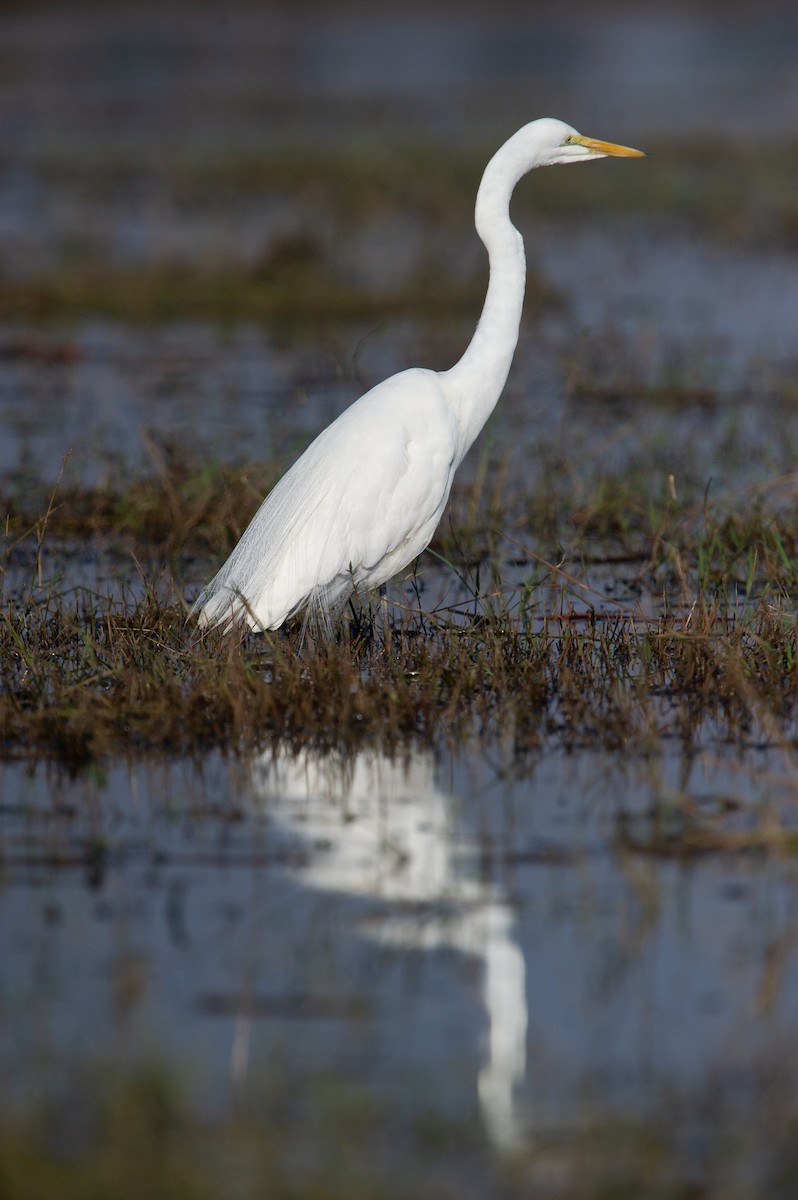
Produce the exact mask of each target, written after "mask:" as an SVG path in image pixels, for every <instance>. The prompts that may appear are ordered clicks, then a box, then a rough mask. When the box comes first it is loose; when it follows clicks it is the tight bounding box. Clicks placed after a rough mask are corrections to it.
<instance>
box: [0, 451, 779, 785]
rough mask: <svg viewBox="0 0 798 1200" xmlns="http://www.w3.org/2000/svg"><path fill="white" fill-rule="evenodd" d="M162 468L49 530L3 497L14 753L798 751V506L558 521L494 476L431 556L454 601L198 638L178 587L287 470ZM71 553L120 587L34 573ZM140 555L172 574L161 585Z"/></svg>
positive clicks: (562, 515) (10, 751)
mask: <svg viewBox="0 0 798 1200" xmlns="http://www.w3.org/2000/svg"><path fill="white" fill-rule="evenodd" d="M155 461H156V465H157V470H156V471H155V472H154V474H153V475H152V476H151V477H149V478H147V479H138V480H136V481H135V482H133V483H131V485H130V487H129V488H126V487H125V486H124V485H122V484H120V485H119V486H118V487H116V488H113V487H111V485H110V484H109V485H105V486H103V487H101V488H99V489H91V488H80V487H77V486H74V485H70V486H67V485H65V484H59V486H58V487H57V488H56V489H55V490H54V491H52V492H51V493H50V494H49V496H48V495H47V494H44V495H42V496H41V497H40V508H39V511H40V513H41V515H40V516H36V510H35V509H27V508H26V505H27V504H29V503H30V496H29V495H27V494H25V495H23V494H22V493H20V495H19V496H18V497H17V498H16V499H15V498H14V497H7V499H6V509H7V512H8V516H7V519H6V550H5V557H4V563H5V570H6V584H5V589H4V596H3V606H4V613H3V620H2V623H0V673H1V679H2V685H1V686H0V744H2V747H3V752H4V754H5V755H6V756H19V755H25V756H34V757H36V756H42V757H48V758H53V759H56V760H58V761H60V762H63V763H65V764H67V765H69V766H70V767H73V768H79V767H81V766H85V765H86V764H89V763H91V762H93V761H96V760H98V759H101V758H102V757H103V756H104V755H108V754H118V753H125V754H130V753H137V752H168V753H180V754H191V753H200V752H202V751H204V750H207V749H208V748H209V747H222V748H226V749H229V750H231V751H237V750H243V749H252V748H254V747H256V746H258V745H262V744H264V743H269V742H270V741H277V740H280V741H286V740H287V741H288V742H289V743H291V744H294V745H295V746H297V747H298V746H303V745H318V746H324V747H327V746H329V747H336V748H339V749H343V750H344V751H350V750H355V749H357V748H358V747H360V746H362V745H363V744H365V743H370V744H374V743H377V744H379V745H381V746H384V747H386V748H387V749H391V748H396V747H398V746H400V745H402V744H406V743H408V742H414V743H417V744H426V745H432V746H435V745H441V744H443V743H445V742H451V743H454V742H458V741H462V740H464V739H469V738H472V737H477V738H479V739H482V740H485V741H501V742H502V743H503V744H504V745H507V746H510V747H512V749H513V752H514V753H516V754H518V755H525V754H528V753H531V752H534V751H535V750H537V749H539V748H540V747H541V746H542V745H543V744H545V743H556V744H561V745H563V746H569V747H574V746H577V745H584V744H591V745H599V746H605V747H613V748H618V747H624V748H625V749H627V750H629V751H630V752H638V753H645V752H647V751H648V750H651V749H652V748H653V747H654V746H655V745H657V744H659V743H660V742H661V741H662V739H663V738H676V739H678V740H679V742H680V743H681V744H683V745H684V746H687V747H690V746H698V745H699V744H701V741H702V738H704V737H705V736H706V735H707V734H708V732H710V731H711V736H712V737H713V738H719V739H721V740H723V739H728V740H736V741H740V740H746V739H764V740H766V741H769V742H784V743H788V742H791V740H792V738H793V735H794V715H795V698H796V684H797V683H798V653H797V651H796V617H795V607H794V597H795V589H796V578H795V566H794V563H795V538H794V533H793V532H792V530H793V529H794V527H795V526H794V522H793V521H792V516H791V514H781V515H779V514H776V513H774V512H770V511H768V510H766V508H765V507H764V505H759V506H758V507H757V506H754V507H753V508H752V509H751V510H746V512H745V513H735V512H728V511H726V512H721V511H715V510H713V509H711V508H709V507H708V505H706V504H704V505H702V506H700V507H695V506H689V505H680V504H679V503H678V502H677V501H675V500H674V499H673V498H672V497H671V496H670V495H668V493H667V490H666V491H665V494H661V495H659V496H654V497H652V496H648V497H645V496H640V495H637V496H636V497H635V496H634V495H633V494H632V493H631V492H630V490H629V487H628V485H627V486H624V485H621V484H620V483H619V484H618V485H617V487H616V488H615V490H614V491H612V489H609V488H608V485H607V481H606V480H605V481H603V482H602V483H601V484H600V485H598V486H597V491H596V493H595V495H594V496H593V497H592V499H591V500H590V501H589V502H588V503H587V504H586V505H583V506H582V507H581V508H580V509H578V510H573V509H570V510H569V508H568V506H567V504H563V505H562V508H561V509H560V510H558V511H557V512H555V511H554V509H555V508H556V503H557V499H556V497H555V496H552V495H551V494H549V496H548V501H544V500H543V498H542V497H541V496H536V497H529V496H527V497H525V498H523V502H522V498H519V497H518V496H509V495H508V494H507V492H506V490H505V487H504V484H503V483H502V473H501V471H498V472H493V471H484V472H481V471H478V472H477V475H476V477H475V479H474V480H473V482H472V483H471V484H467V485H461V487H460V488H459V490H458V492H457V494H456V495H455V497H454V504H453V512H452V520H451V522H450V523H449V524H448V525H446V526H444V528H443V529H442V531H441V532H440V533H439V536H438V538H437V539H436V541H435V543H433V548H432V553H431V554H430V555H428V558H427V563H428V564H429V562H430V560H432V562H433V563H434V562H435V560H436V559H437V560H438V563H439V564H440V565H439V566H437V567H435V568H434V569H435V571H436V572H437V574H438V577H439V578H440V577H444V578H448V579H450V580H451V586H450V587H448V588H446V589H444V591H443V593H442V595H440V596H439V597H438V599H435V600H433V599H432V598H430V599H428V596H430V597H431V595H432V594H431V592H430V591H429V590H428V589H427V588H426V587H425V586H423V585H424V574H423V572H422V574H421V575H420V576H414V577H413V578H411V581H410V583H409V584H408V585H406V586H405V588H404V589H399V588H397V592H398V597H397V599H398V602H397V603H395V604H394V608H393V618H392V623H391V628H390V638H389V639H388V641H387V644H386V639H385V637H384V636H383V632H382V630H381V628H380V624H379V621H378V620H377V617H376V614H375V613H374V612H372V610H371V608H370V607H369V603H368V598H366V599H365V600H364V602H363V603H361V604H354V605H353V606H352V607H351V608H350V609H349V610H347V613H346V615H345V619H344V620H343V621H342V622H341V624H340V626H339V627H338V629H337V631H336V635H335V637H334V638H333V639H331V640H326V639H321V638H318V637H315V638H314V636H313V633H312V631H311V633H310V636H308V633H307V631H306V630H305V629H304V628H303V625H302V623H301V621H296V622H294V623H292V624H291V625H290V626H289V627H288V629H287V630H286V631H284V632H283V631H281V632H278V633H266V634H260V635H258V634H251V633H248V634H246V635H243V636H242V635H236V636H229V637H225V636H221V635H219V634H217V633H214V632H211V633H208V634H205V635H201V634H200V633H199V631H198V630H197V628H196V627H195V626H194V624H193V623H191V622H189V623H187V621H186V613H187V609H188V604H187V602H186V600H185V599H184V597H183V595H182V588H181V586H179V581H180V580H181V579H182V578H185V576H186V574H187V573H188V574H190V577H191V578H192V580H193V581H194V582H195V583H196V582H198V581H199V580H201V579H202V578H204V577H205V576H206V575H207V573H208V571H209V570H210V569H211V568H210V564H211V563H212V562H214V561H217V562H218V560H219V558H220V557H221V556H222V555H224V554H226V553H227V552H228V551H229V548H230V546H231V545H232V544H233V543H234V542H235V540H236V539H237V537H238V536H239V535H240V533H241V529H242V525H243V523H244V521H245V517H242V515H241V514H242V513H244V514H246V513H247V512H249V511H252V510H253V509H254V507H255V506H256V504H257V500H258V498H259V496H260V495H261V494H262V490H263V489H264V488H266V487H267V486H268V483H269V481H270V480H271V479H273V478H274V475H275V472H274V471H272V470H270V469H267V470H255V469H254V468H244V467H241V468H224V469H222V468H214V469H212V470H205V469H203V470H196V469H192V468H191V466H190V465H188V464H185V463H181V462H180V461H178V460H176V459H174V458H172V457H170V456H169V454H168V453H166V452H163V453H159V454H155ZM547 482H550V480H549V481H547ZM544 503H548V505H549V506H550V507H549V511H548V515H547V517H546V519H545V520H542V521H541V522H540V526H541V529H542V530H544V531H545V534H546V536H545V537H539V538H536V537H535V533H534V529H530V528H529V525H528V524H527V525H526V527H525V528H517V522H518V520H519V518H518V515H517V514H518V512H521V513H522V514H523V512H524V511H525V512H527V513H528V512H529V510H530V507H533V506H534V505H535V504H537V505H540V506H541V507H542V506H543V505H544ZM513 512H515V513H516V516H513V515H512V513H513ZM521 520H522V521H524V520H525V518H523V516H522V517H521ZM569 523H570V528H571V531H572V534H573V538H574V545H575V551H574V553H573V555H572V558H571V559H570V560H566V558H565V557H564V556H559V557H558V553H559V547H560V546H561V544H562V541H563V540H566V527H567V526H568V525H569ZM574 531H575V532H574ZM59 541H60V542H61V543H63V545H64V546H65V547H67V549H66V550H65V553H66V559H67V563H68V556H69V551H68V547H69V545H70V544H80V545H81V546H83V548H84V552H85V546H86V543H87V541H89V542H90V544H91V545H94V546H95V547H98V546H101V545H106V546H107V544H108V543H109V542H112V543H113V544H114V545H115V546H116V548H117V550H118V551H119V550H121V549H122V548H123V547H124V549H125V550H126V552H127V554H128V555H129V556H130V558H131V559H132V560H133V561H134V562H135V564H136V574H135V575H134V576H133V578H132V580H131V582H130V583H129V585H127V588H125V587H119V588H117V589H115V594H113V595H105V594H97V593H95V592H93V591H91V590H89V589H86V588H74V587H70V586H69V585H68V582H66V579H67V578H68V568H67V571H66V572H65V581H64V582H62V583H60V584H59V583H56V582H53V581H49V582H48V579H47V576H46V571H45V570H44V569H43V566H42V563H43V561H44V562H45V563H46V561H47V550H48V547H50V548H52V547H53V546H57V545H58V544H59ZM580 546H581V549H580ZM587 547H589V548H590V555H589V558H588V555H587ZM602 557H603V559H604V561H602ZM119 562H120V574H121V575H125V576H126V577H127V578H128V579H131V570H130V560H128V563H127V564H125V565H124V566H123V565H122V564H123V563H124V557H123V556H120V559H119ZM167 562H168V563H171V569H170V573H169V574H168V575H164V574H163V564H164V563H167ZM147 563H157V564H160V565H159V567H158V569H157V571H155V573H154V574H153V576H152V578H148V576H147V573H146V564H147ZM142 564H144V565H143V566H142ZM206 564H207V565H206ZM429 569H430V568H429V566H428V567H427V570H428V571H429ZM599 569H600V570H601V572H602V579H608V580H616V582H617V579H618V578H619V577H620V576H621V575H622V574H623V572H625V575H623V579H624V586H623V587H622V588H615V589H614V590H613V594H612V595H611V594H609V593H608V591H607V590H606V589H605V587H604V586H603V585H602V584H601V583H598V584H595V583H594V582H593V576H594V575H595V572H596V571H597V570H599ZM176 580H177V581H178V582H175V581H176ZM619 595H620V598H618V596H619ZM643 596H645V597H646V598H647V600H646V604H645V605H643V603H642V601H641V597H643Z"/></svg>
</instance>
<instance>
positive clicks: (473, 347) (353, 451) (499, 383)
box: [192, 118, 641, 630]
mask: <svg viewBox="0 0 798 1200" xmlns="http://www.w3.org/2000/svg"><path fill="white" fill-rule="evenodd" d="M605 155H615V156H624V157H639V156H640V155H641V152H640V151H639V150H631V149H629V148H628V147H625V146H616V145H614V144H612V143H610V142H599V141H596V140H595V139H591V138H586V137H583V136H582V135H581V134H578V133H577V132H576V130H574V129H572V128H571V126H570V125H565V124H563V122H562V121H555V120H551V119H549V118H544V119H542V120H539V121H532V122H531V123H530V124H529V125H525V126H524V127H523V128H522V129H520V130H519V131H518V132H517V133H516V134H514V135H513V137H511V138H510V139H509V141H507V142H505V144H504V145H503V146H502V147H501V148H500V149H499V150H498V151H497V153H496V154H495V155H494V156H493V158H492V159H491V160H490V162H489V163H488V165H487V167H486V169H485V173H484V175H483V177H482V182H481V184H480V187H479V191H478V193H477V203H476V213H475V220H476V228H477V232H478V234H479V236H480V238H481V239H482V241H483V242H484V244H485V246H486V248H487V251H488V257H489V261H490V282H489V285H488V294H487V297H486V300H485V306H484V308H483V311H482V316H481V318H480V321H479V325H478V326H477V330H476V333H475V334H474V337H473V339H472V341H471V343H470V345H469V347H468V349H467V350H466V352H465V354H464V355H463V357H462V358H461V359H460V361H459V362H458V363H457V364H456V365H455V366H454V367H452V368H451V370H449V371H443V372H436V371H429V370H425V369H423V368H418V367H417V368H413V369H411V370H408V371H402V372H400V373H399V374H398V375H394V376H392V377H391V378H390V379H386V380H385V382H384V383H380V384H378V385H377V386H376V387H374V388H372V389H371V391H369V392H367V393H366V394H365V395H364V396H361V397H360V399H359V400H356V401H355V403H354V404H352V405H351V406H350V407H349V408H348V409H346V411H345V412H343V413H342V414H341V415H340V416H339V417H338V418H337V419H336V420H335V421H333V423H332V424H331V425H329V426H328V427H327V429H325V430H324V431H323V432H322V433H320V434H319V436H318V437H317V438H316V440H315V441H314V442H313V443H312V444H311V445H310V446H309V447H308V449H307V450H306V451H305V452H304V454H303V455H302V456H301V458H299V459H298V461H297V462H296V463H294V465H293V467H291V469H290V470H289V471H288V472H287V473H286V474H285V475H284V476H283V478H282V479H281V480H280V481H279V483H277V485H276V486H275V487H274V488H273V489H272V491H271V492H270V493H269V495H268V496H267V497H266V499H265V500H264V501H263V504H262V505H261V506H260V508H259V509H258V511H257V513H256V514H255V516H254V517H253V519H252V521H251V522H250V524H249V526H248V528H247V529H246V531H245V532H244V534H243V536H242V537H241V540H240V541H239V543H238V545H237V546H236V548H235V549H234V550H233V552H232V554H231V555H230V557H229V559H228V560H227V562H226V563H225V564H224V566H223V567H222V569H221V570H220V571H219V573H218V574H217V575H216V576H215V577H214V578H213V579H212V580H211V582H210V583H209V584H208V585H207V587H206V588H205V589H204V590H203V591H202V592H201V593H200V595H199V597H198V598H197V601H196V603H195V604H194V608H193V609H192V612H196V613H197V614H198V618H199V622H200V624H201V625H205V626H212V625H218V626H221V627H222V628H225V629H227V628H230V627H231V626H234V625H238V624H241V623H243V624H246V625H249V626H250V628H252V629H261V630H263V629H277V628H278V627H279V626H280V625H282V623H283V621H285V620H286V618H287V617H290V616H292V615H293V614H294V613H296V612H299V611H300V610H302V609H303V608H308V609H309V612H310V614H311V615H312V616H313V617H315V618H316V619H317V620H320V621H321V622H322V624H323V625H324V626H326V627H327V628H329V627H331V625H332V623H333V622H334V620H335V619H336V618H337V617H338V615H339V614H340V612H341V610H342V609H343V607H344V605H345V604H346V601H347V599H348V598H349V596H350V595H351V594H352V593H353V591H358V592H362V591H367V590H369V589H371V588H375V587H379V586H380V585H382V584H384V583H386V582H387V581H388V580H389V579H391V578H393V576H394V575H396V574H398V573H399V572H400V571H401V570H403V568H404V567H406V566H407V565H408V564H409V563H411V562H412V561H413V560H414V559H415V558H416V557H417V556H418V555H419V554H420V553H421V551H422V550H424V549H425V547H426V546H427V545H428V544H429V542H430V539H431V538H432V535H433V533H434V531H435V528H436V526H437V525H438V522H439V521H440V519H441V516H442V515H443V510H444V508H445V507H446V502H447V500H448V498H449V492H450V490H451V486H452V480H453V478H454V473H455V471H456V470H457V468H458V466H459V465H460V463H461V462H462V460H463V458H464V456H465V454H466V452H467V451H468V450H469V448H470V447H471V445H472V444H473V442H474V439H475V438H476V437H477V434H478V433H479V431H480V430H481V429H482V427H483V425H484V424H485V422H486V420H487V419H488V417H489V416H490V414H491V412H492V411H493V409H494V407H495V405H496V402H497V400H498V399H499V396H500V394H501V391H502V388H503V387H504V384H505V380H506V379H507V374H508V372H509V369H510V364H511V362H512V358H513V353H514V351H515V346H516V343H517V341H518V329H519V324H520V320H521V309H522V305H523V299H524V286H525V267H526V264H525V260H524V247H523V241H522V239H521V235H520V234H519V233H518V231H517V230H516V229H515V227H514V226H513V225H512V223H511V221H510V216H509V206H510V197H511V195H512V192H513V189H514V187H515V185H516V183H517V182H518V180H519V179H520V178H521V177H522V176H523V175H525V174H526V173H527V172H528V171H530V170H532V169H533V168H534V167H540V166H548V165H550V164H554V163H568V162H584V161H587V160H589V159H591V158H603V157H604V156H605Z"/></svg>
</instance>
